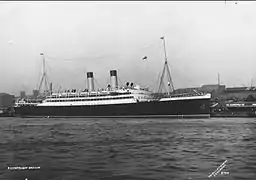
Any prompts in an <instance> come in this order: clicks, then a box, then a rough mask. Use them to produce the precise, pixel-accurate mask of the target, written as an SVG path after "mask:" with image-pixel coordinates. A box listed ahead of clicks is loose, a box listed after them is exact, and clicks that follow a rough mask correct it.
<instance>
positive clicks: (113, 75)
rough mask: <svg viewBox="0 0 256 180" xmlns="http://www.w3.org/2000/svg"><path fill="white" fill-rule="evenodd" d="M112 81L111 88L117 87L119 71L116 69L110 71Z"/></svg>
mask: <svg viewBox="0 0 256 180" xmlns="http://www.w3.org/2000/svg"><path fill="white" fill-rule="evenodd" d="M110 81H111V88H112V89H113V90H114V89H117V86H118V84H117V71H116V70H111V71H110Z"/></svg>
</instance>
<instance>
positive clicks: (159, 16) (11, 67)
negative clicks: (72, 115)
mask: <svg viewBox="0 0 256 180" xmlns="http://www.w3.org/2000/svg"><path fill="white" fill-rule="evenodd" d="M255 9H256V2H242V1H238V3H237V4H235V2H227V3H225V1H218V2H184V1H183V2H1V3H0V62H1V65H0V92H8V93H12V94H18V92H19V91H21V90H26V91H28V92H31V91H32V90H33V89H34V88H36V87H37V86H38V84H39V80H40V75H41V73H42V70H41V69H42V59H41V58H42V57H41V56H40V53H41V52H44V54H45V57H46V63H47V73H48V76H49V80H50V81H51V82H53V86H54V88H57V86H62V87H63V88H81V89H82V88H85V87H86V84H85V79H86V75H85V73H86V72H87V71H93V72H94V76H95V78H96V86H97V87H105V86H106V84H107V83H108V81H109V70H111V69H117V70H118V77H119V80H120V82H121V83H123V84H124V83H125V82H126V81H132V82H134V83H138V84H140V85H141V86H149V87H150V88H151V89H154V88H156V87H157V85H158V84H159V81H158V78H159V74H160V73H161V71H162V69H163V64H164V54H163V44H162V41H161V40H160V37H161V36H165V40H166V48H167V56H168V61H169V64H170V68H171V75H172V79H173V83H174V86H175V87H176V88H182V87H197V86H201V85H202V84H215V83H217V74H218V72H219V73H220V77H221V82H222V83H224V84H225V85H227V86H231V87H232V86H247V85H250V84H251V80H252V82H253V84H254V85H256V51H255V48H256V11H255ZM144 56H147V57H148V59H147V60H142V58H143V57H144Z"/></svg>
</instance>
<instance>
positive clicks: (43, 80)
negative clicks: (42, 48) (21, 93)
mask: <svg viewBox="0 0 256 180" xmlns="http://www.w3.org/2000/svg"><path fill="white" fill-rule="evenodd" d="M40 55H41V56H42V59H43V76H42V78H41V81H40V84H39V88H38V90H39V93H40V90H41V88H42V85H43V82H44V85H45V91H46V92H48V91H49V89H48V81H47V74H46V69H45V58H44V53H40Z"/></svg>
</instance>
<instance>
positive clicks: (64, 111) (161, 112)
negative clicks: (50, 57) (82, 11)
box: [15, 99, 210, 118]
mask: <svg viewBox="0 0 256 180" xmlns="http://www.w3.org/2000/svg"><path fill="white" fill-rule="evenodd" d="M15 115H16V116H21V117H117V118H118V117H128V118H129V117H131V118H132V117H152V118H154V117H169V118H171V117H175V118H177V117H178V118H183V117H184V118H186V117H188V118H189V117H193V118H199V117H202V118H205V117H210V109H209V99H193V100H175V101H153V102H152V101H151V102H139V103H134V104H114V105H94V106H45V107H44V106H20V107H15Z"/></svg>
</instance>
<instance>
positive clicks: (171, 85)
mask: <svg viewBox="0 0 256 180" xmlns="http://www.w3.org/2000/svg"><path fill="white" fill-rule="evenodd" d="M160 39H162V40H163V46H164V58H165V60H164V69H163V72H162V75H161V79H160V84H159V88H158V93H160V92H161V91H162V88H163V86H164V75H165V72H166V73H167V80H168V87H169V88H168V89H169V91H168V94H170V93H171V91H174V86H173V83H172V78H171V73H170V70H169V66H168V61H167V55H166V49H165V39H164V37H161V38H160Z"/></svg>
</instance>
